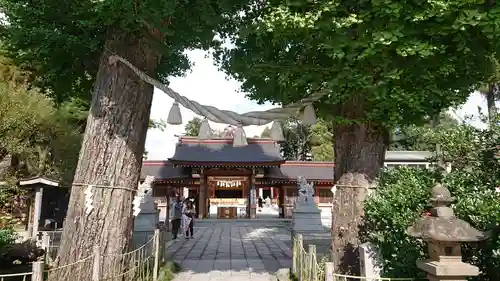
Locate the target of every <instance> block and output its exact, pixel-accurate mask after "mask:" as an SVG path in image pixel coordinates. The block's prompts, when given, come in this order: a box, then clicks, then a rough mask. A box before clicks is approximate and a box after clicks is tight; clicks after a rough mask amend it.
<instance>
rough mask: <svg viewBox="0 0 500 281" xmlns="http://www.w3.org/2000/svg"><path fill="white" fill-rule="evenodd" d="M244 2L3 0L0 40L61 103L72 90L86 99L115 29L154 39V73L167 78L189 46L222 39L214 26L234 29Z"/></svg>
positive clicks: (182, 66)
mask: <svg viewBox="0 0 500 281" xmlns="http://www.w3.org/2000/svg"><path fill="white" fill-rule="evenodd" d="M246 2H247V1H239V0H238V1H235V0H225V1H222V0H221V1H208V0H203V1H153V0H146V1H130V0H128V1H116V0H104V1H92V0H84V1H74V0H69V1H65V2H61V1H57V0H49V1H43V2H37V3H33V2H31V1H27V0H21V1H19V0H1V1H0V11H1V12H2V14H3V15H4V17H5V19H4V20H3V21H2V25H1V28H0V36H1V37H0V38H1V39H0V40H2V42H3V45H4V48H5V50H6V52H5V55H6V56H7V57H9V58H12V59H13V60H14V62H15V64H16V65H19V66H22V67H23V69H29V70H33V71H34V72H35V74H36V76H37V79H36V81H35V82H36V85H37V86H38V87H40V88H42V89H43V90H50V92H51V93H52V94H54V95H55V97H56V102H57V103H59V102H62V101H65V100H67V99H68V98H70V97H80V98H82V99H84V100H87V101H89V100H90V98H91V97H90V92H91V87H92V85H93V81H94V77H95V76H96V73H97V70H98V67H99V58H100V56H101V53H102V51H103V46H104V43H105V41H106V40H107V39H109V38H110V36H111V35H114V36H116V35H120V34H121V35H123V37H125V36H130V35H133V36H138V37H139V36H142V37H146V38H150V39H151V44H153V46H156V47H157V48H159V49H160V50H161V51H162V53H163V56H162V59H161V62H160V64H159V66H158V68H157V72H158V77H159V78H160V79H162V80H163V81H164V82H166V78H167V77H169V76H176V75H182V74H183V73H184V71H185V70H186V69H188V68H189V67H190V62H189V61H188V59H187V57H186V55H185V54H184V51H185V50H186V49H191V48H204V49H207V48H209V47H211V46H215V45H217V44H219V42H218V41H217V40H214V36H215V35H216V33H217V31H220V30H221V29H223V28H229V27H230V26H229V25H228V24H229V21H228V20H229V19H230V18H231V16H232V15H233V14H234V12H235V11H237V10H239V9H241V8H242V4H245V3H246ZM186 11H189V12H186ZM61 15H64V16H61ZM9 23H10V24H9ZM155 31H160V32H161V33H162V37H163V38H162V39H163V40H162V41H158V40H159V39H158V36H152V33H155Z"/></svg>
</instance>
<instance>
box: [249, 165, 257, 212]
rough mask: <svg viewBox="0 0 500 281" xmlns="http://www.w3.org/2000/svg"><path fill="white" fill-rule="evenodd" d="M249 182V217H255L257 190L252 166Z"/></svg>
mask: <svg viewBox="0 0 500 281" xmlns="http://www.w3.org/2000/svg"><path fill="white" fill-rule="evenodd" d="M249 182H250V188H249V189H248V190H249V196H248V198H249V200H248V202H249V209H250V213H249V218H251V219H255V218H256V216H257V202H255V201H256V200H255V199H256V197H257V191H256V190H255V168H252V175H251V176H250V179H249Z"/></svg>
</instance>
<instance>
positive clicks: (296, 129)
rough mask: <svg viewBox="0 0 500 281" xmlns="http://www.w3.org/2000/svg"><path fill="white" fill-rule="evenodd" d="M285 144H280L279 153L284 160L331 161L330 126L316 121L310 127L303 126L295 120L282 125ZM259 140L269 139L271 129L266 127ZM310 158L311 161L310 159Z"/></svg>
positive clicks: (292, 119) (331, 137)
mask: <svg viewBox="0 0 500 281" xmlns="http://www.w3.org/2000/svg"><path fill="white" fill-rule="evenodd" d="M282 130H283V136H284V137H285V142H283V143H282V144H281V153H282V154H283V158H285V160H301V161H305V160H313V161H332V160H333V134H332V124H331V123H329V122H327V121H325V120H323V119H318V121H317V123H316V124H314V125H312V126H305V125H303V124H302V122H301V121H300V120H298V119H295V118H290V119H287V120H286V121H285V122H283V123H282ZM260 137H261V138H270V137H271V129H270V128H269V127H266V128H265V129H264V131H262V133H261V135H260ZM311 156H312V159H310V158H311Z"/></svg>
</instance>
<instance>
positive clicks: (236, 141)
mask: <svg viewBox="0 0 500 281" xmlns="http://www.w3.org/2000/svg"><path fill="white" fill-rule="evenodd" d="M247 145H248V141H247V136H246V135H245V130H243V126H241V125H238V127H237V128H236V130H234V135H233V146H234V147H242V146H247Z"/></svg>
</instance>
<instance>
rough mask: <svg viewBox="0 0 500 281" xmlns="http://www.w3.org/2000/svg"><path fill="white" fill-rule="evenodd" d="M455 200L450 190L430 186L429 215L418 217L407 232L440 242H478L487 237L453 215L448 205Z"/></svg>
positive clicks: (440, 186)
mask: <svg viewBox="0 0 500 281" xmlns="http://www.w3.org/2000/svg"><path fill="white" fill-rule="evenodd" d="M454 201H455V198H454V197H452V196H451V194H450V191H449V190H448V189H447V188H446V187H444V186H442V185H441V184H437V185H436V186H434V187H433V188H432V195H431V204H432V206H433V208H432V209H431V215H430V216H426V217H422V218H420V219H419V220H418V221H417V222H416V223H415V224H414V225H413V226H411V227H409V228H408V234H409V235H411V236H413V237H418V238H422V239H424V240H435V241H442V242H478V241H481V240H485V239H487V238H488V235H487V234H486V233H484V232H481V231H478V230H476V229H475V228H473V227H472V226H471V225H470V224H469V223H467V222H465V221H463V220H461V219H459V218H457V217H455V215H454V213H453V209H451V208H450V207H448V206H449V205H450V204H451V203H453V202H454Z"/></svg>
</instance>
